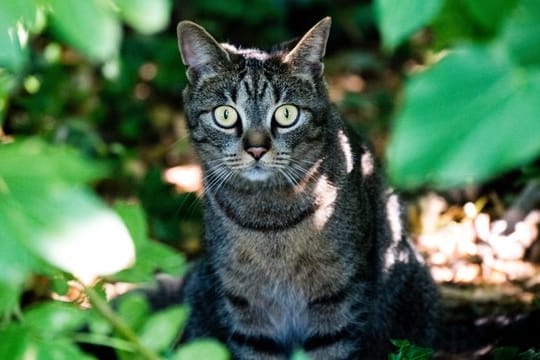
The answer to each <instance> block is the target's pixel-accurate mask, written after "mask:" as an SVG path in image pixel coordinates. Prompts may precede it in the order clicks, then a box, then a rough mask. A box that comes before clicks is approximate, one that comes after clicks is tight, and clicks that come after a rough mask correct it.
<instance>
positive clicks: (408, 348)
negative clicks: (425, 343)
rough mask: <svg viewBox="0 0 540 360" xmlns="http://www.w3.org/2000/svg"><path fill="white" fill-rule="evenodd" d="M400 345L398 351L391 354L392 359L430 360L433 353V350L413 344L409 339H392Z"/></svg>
mask: <svg viewBox="0 0 540 360" xmlns="http://www.w3.org/2000/svg"><path fill="white" fill-rule="evenodd" d="M391 341H392V344H394V345H395V346H396V347H398V350H397V352H396V353H393V354H390V355H389V357H388V359H390V360H428V359H431V357H432V355H433V350H432V349H429V348H424V347H420V346H416V345H413V344H411V343H410V342H409V341H408V340H391Z"/></svg>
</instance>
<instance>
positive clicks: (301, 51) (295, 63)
mask: <svg viewBox="0 0 540 360" xmlns="http://www.w3.org/2000/svg"><path fill="white" fill-rule="evenodd" d="M331 25H332V19H331V18H330V17H329V16H327V17H325V18H324V19H322V20H321V21H319V22H318V23H317V24H315V26H313V27H312V28H311V29H310V30H309V31H308V32H307V33H306V34H305V35H304V36H303V37H302V39H300V41H299V42H298V44H296V46H295V47H294V49H292V50H291V51H290V52H289V53H288V54H287V55H286V56H285V59H284V62H285V63H286V64H288V65H289V66H290V67H291V69H292V71H293V72H296V73H298V74H300V75H309V76H313V77H318V76H321V75H322V73H323V69H324V64H323V57H324V53H325V51H326V42H327V41H328V35H329V34H330V26H331Z"/></svg>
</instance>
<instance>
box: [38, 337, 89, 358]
mask: <svg viewBox="0 0 540 360" xmlns="http://www.w3.org/2000/svg"><path fill="white" fill-rule="evenodd" d="M35 359H39V360H91V359H93V358H92V357H90V356H89V355H87V354H85V353H83V352H82V351H81V350H80V349H79V348H78V347H77V346H76V345H75V344H74V343H73V342H71V341H70V340H68V339H53V340H47V341H36V354H35Z"/></svg>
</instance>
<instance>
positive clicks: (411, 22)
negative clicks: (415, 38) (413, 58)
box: [375, 0, 444, 49]
mask: <svg viewBox="0 0 540 360" xmlns="http://www.w3.org/2000/svg"><path fill="white" fill-rule="evenodd" d="M443 3H444V2H443V0H376V1H375V9H376V14H377V20H378V24H379V29H380V30H381V33H382V37H383V44H384V47H385V48H387V49H394V48H395V47H396V46H398V45H399V44H400V43H401V42H403V41H404V40H405V39H406V38H407V37H408V36H410V35H411V34H412V33H413V32H415V31H416V30H419V29H420V28H422V27H424V26H426V25H428V24H429V23H430V21H431V20H433V18H434V17H435V16H436V15H437V14H438V12H439V10H440V9H441V7H442V5H443Z"/></svg>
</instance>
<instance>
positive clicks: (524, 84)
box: [387, 46, 540, 188]
mask: <svg viewBox="0 0 540 360" xmlns="http://www.w3.org/2000/svg"><path fill="white" fill-rule="evenodd" d="M539 93H540V69H533V68H530V69H527V70H525V69H522V68H519V67H515V66H514V65H513V64H512V63H511V62H510V61H509V59H508V56H506V52H505V51H504V50H503V49H501V47H500V46H498V47H497V46H492V47H480V46H468V47H462V48H461V49H460V50H459V51H454V52H452V53H450V54H449V55H448V56H447V57H446V58H444V59H443V60H442V61H441V62H439V63H438V64H436V65H435V66H433V68H431V69H430V70H428V71H426V72H425V73H421V74H418V75H417V76H415V77H413V78H412V79H411V80H410V81H409V82H408V84H407V86H406V89H405V103H404V104H403V106H402V108H401V111H400V112H399V113H398V114H397V118H396V121H395V128H394V131H393V136H392V139H391V141H390V144H389V147H388V151H387V157H388V162H389V175H390V177H391V179H392V181H393V182H394V183H395V184H396V185H398V186H401V187H407V188H412V187H418V186H420V185H423V184H432V185H435V186H436V187H439V188H443V187H446V188H448V187H451V186H457V185H462V184H466V183H470V182H480V181H483V180H486V179H488V178H489V177H491V176H494V175H496V174H498V173H501V172H503V171H507V170H510V169H512V168H515V167H516V166H520V165H523V164H526V163H527V162H530V161H531V160H532V159H534V158H535V156H537V155H538V154H539V153H540V141H538V134H540V121H538V109H537V106H536V102H537V99H538V94H539Z"/></svg>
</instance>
